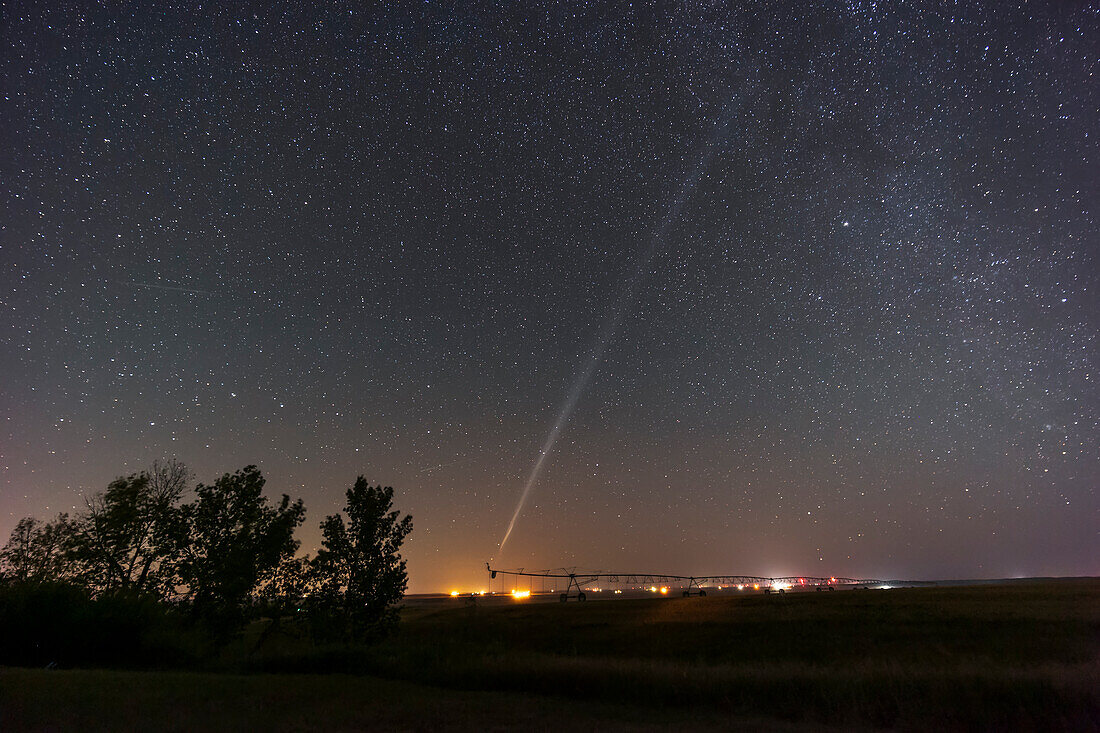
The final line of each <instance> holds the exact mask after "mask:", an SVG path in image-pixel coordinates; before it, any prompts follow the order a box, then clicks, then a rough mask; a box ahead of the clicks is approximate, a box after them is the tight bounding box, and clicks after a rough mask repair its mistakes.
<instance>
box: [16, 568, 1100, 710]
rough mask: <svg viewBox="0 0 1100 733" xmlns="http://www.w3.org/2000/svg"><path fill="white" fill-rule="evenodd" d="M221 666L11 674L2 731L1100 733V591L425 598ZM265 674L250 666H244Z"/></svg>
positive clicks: (1092, 585) (245, 645) (1069, 585)
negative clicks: (373, 636) (389, 618)
mask: <svg viewBox="0 0 1100 733" xmlns="http://www.w3.org/2000/svg"><path fill="white" fill-rule="evenodd" d="M287 626H288V629H290V633H285V634H282V635H279V636H277V637H275V638H273V639H272V640H271V641H270V642H269V643H267V644H265V645H264V646H263V647H262V648H261V649H259V650H258V651H255V652H254V653H253V652H251V646H252V645H253V640H254V639H255V638H258V635H259V630H258V629H256V630H253V633H252V638H251V639H246V640H244V641H243V642H242V644H241V645H240V647H239V648H238V649H237V650H236V651H234V652H232V653H231V654H229V655H227V656H226V658H224V659H222V660H220V661H219V662H218V667H219V670H220V671H201V672H196V671H188V672H177V671H167V672H136V671H125V672H122V671H102V670H96V671H43V670H14V669H7V670H3V671H0V728H2V729H4V730H20V729H38V730H46V729H54V730H57V729H74V728H79V729H95V728H100V729H134V728H142V727H147V726H148V724H149V723H150V722H155V724H156V727H160V728H166V729H168V730H172V729H196V728H204V729H242V728H248V727H263V728H269V729H272V730H305V729H320V728H327V729H332V730H356V729H371V728H378V729H408V730H420V729H428V728H438V729H441V730H466V729H479V730H508V729H524V730H529V729H547V730H549V729H558V728H560V727H562V726H563V725H566V726H570V727H573V726H575V727H579V728H581V729H596V728H599V729H612V730H613V729H624V730H632V729H646V728H656V729H677V728H683V727H691V728H694V729H731V728H733V729H736V728H739V727H740V728H744V729H746V730H760V729H773V730H795V729H798V730H804V729H806V728H811V729H829V728H834V727H835V728H836V729H853V728H855V729H882V728H886V729H901V730H927V729H929V728H939V729H942V730H974V729H984V730H990V729H992V730H1000V729H1016V730H1020V729H1023V730H1027V729H1032V730H1039V729H1041V730H1095V729H1097V728H1100V580H1094V579H1084V580H1056V581H1043V582H1021V583H1006V584H1003V585H984V586H961V587H933V588H900V589H893V590H887V591H878V590H875V591H842V592H836V593H790V594H786V595H784V596H763V595H744V596H728V597H722V596H708V597H706V598H648V599H637V600H635V599H630V600H623V599H619V600H589V601H586V602H585V603H575V602H574V603H568V604H561V603H526V602H522V601H516V602H508V603H493V604H484V603H483V604H481V605H466V604H465V603H464V602H463V601H462V600H460V599H456V600H455V601H454V602H443V603H437V604H425V605H420V606H410V607H409V608H406V609H405V611H404V614H403V623H402V625H401V628H400V631H399V632H398V633H397V634H396V635H394V636H393V637H392V638H390V639H388V640H387V641H386V642H384V643H383V644H380V645H378V646H375V647H372V648H369V649H357V648H347V647H340V646H333V647H314V646H311V645H310V644H308V643H307V642H306V641H304V639H303V638H298V637H297V636H296V635H295V634H294V633H293V624H288V625H287ZM242 673H248V674H242Z"/></svg>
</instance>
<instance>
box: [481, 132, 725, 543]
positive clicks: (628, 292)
mask: <svg viewBox="0 0 1100 733" xmlns="http://www.w3.org/2000/svg"><path fill="white" fill-rule="evenodd" d="M730 117H731V114H730V113H729V111H725V112H724V113H723V114H722V115H721V116H720V117H719V119H718V121H717V123H715V125H714V128H715V129H714V132H713V133H712V134H711V136H710V140H709V141H708V143H707V145H706V147H705V148H704V149H703V153H702V155H700V156H699V161H698V164H697V165H696V166H695V169H694V170H693V171H691V173H690V174H689V175H688V176H687V177H686V178H685V179H684V181H683V183H682V184H681V185H680V190H679V191H678V192H677V194H676V198H675V199H673V201H672V204H671V205H670V206H669V207H668V211H666V212H665V216H664V219H662V221H661V226H660V227H659V228H658V229H657V231H656V232H655V233H654V234H653V236H652V237H651V238H650V240H649V244H648V246H646V248H645V249H644V250H642V252H641V254H640V255H639V257H638V261H637V263H636V265H635V267H634V270H633V272H632V273H631V274H630V276H629V277H628V279H627V281H626V285H625V287H624V288H623V293H622V295H621V296H619V298H618V300H617V302H615V303H614V304H612V306H611V308H610V309H609V310H608V315H607V317H606V318H605V319H604V326H603V328H602V329H601V330H600V338H599V340H598V341H597V342H596V347H595V348H594V349H592V353H591V354H589V355H588V359H587V361H586V362H585V366H584V369H582V370H581V372H580V373H579V374H578V375H577V378H576V379H574V380H573V385H572V386H571V387H570V389H569V393H568V394H567V395H566V398H565V402H564V403H563V404H562V406H561V410H560V411H559V412H558V418H557V419H556V420H555V421H554V425H553V427H552V428H550V432H549V434H547V436H546V440H545V441H543V443H542V449H541V450H540V451H539V456H538V458H537V459H536V460H535V465H534V466H532V467H531V472H530V473H529V474H528V475H527V482H526V483H524V485H523V492H522V493H521V494H520V496H519V502H518V503H517V504H516V510H515V512H513V513H512V520H511V521H510V522H508V529H507V530H506V531H505V532H504V539H502V540H501V541H500V545H499V546H498V548H497V554H498V555H503V554H504V545H505V544H506V543H507V542H508V538H509V537H511V536H512V530H513V529H515V526H516V520H518V519H519V516H520V514H521V513H522V512H523V507H524V505H525V504H526V503H527V497H528V496H530V495H531V489H533V488H534V486H535V483H536V482H537V481H538V479H539V474H541V473H542V467H543V465H544V464H545V463H546V459H547V457H548V456H549V455H550V453H551V452H552V451H553V450H554V444H555V443H557V441H558V436H560V435H561V431H562V430H563V429H564V428H565V425H566V423H568V422H569V418H570V417H572V416H573V410H575V409H576V407H577V402H578V401H580V398H581V395H582V394H583V393H584V390H585V387H587V386H588V382H589V381H591V379H592V375H593V374H595V372H596V367H597V366H599V364H600V362H601V361H602V360H603V357H604V353H606V351H607V346H608V344H609V343H610V342H611V339H613V338H614V337H615V333H616V332H617V331H618V330H619V324H620V323H622V320H623V317H624V316H625V315H626V312H627V311H628V310H629V309H630V308H631V307H632V306H633V305H634V301H635V300H636V299H637V292H638V286H639V285H640V284H641V282H642V280H643V279H644V276H645V271H646V268H647V267H648V266H649V263H650V262H651V261H652V260H653V258H654V257H655V256H656V254H657V252H658V251H660V249H661V246H662V245H663V244H664V242H665V238H666V237H667V236H668V230H669V229H670V228H671V227H672V225H673V224H674V223H675V222H676V220H677V219H679V218H680V213H681V212H682V211H683V209H684V206H685V205H686V204H687V202H688V199H690V198H691V194H692V192H694V191H695V187H696V186H697V185H698V184H699V179H700V178H702V176H703V173H704V172H705V171H706V169H707V167H708V166H709V165H710V161H711V159H713V158H714V150H715V148H716V147H717V145H718V143H719V141H720V140H721V139H722V136H723V132H724V131H725V129H726V127H727V126H728V125H729V120H730Z"/></svg>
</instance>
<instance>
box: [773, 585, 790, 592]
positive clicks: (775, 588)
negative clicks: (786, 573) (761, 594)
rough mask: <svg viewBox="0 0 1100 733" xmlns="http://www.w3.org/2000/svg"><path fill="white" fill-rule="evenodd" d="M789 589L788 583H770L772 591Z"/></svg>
mask: <svg viewBox="0 0 1100 733" xmlns="http://www.w3.org/2000/svg"><path fill="white" fill-rule="evenodd" d="M790 587H791V584H790V583H772V590H787V589H788V588H790Z"/></svg>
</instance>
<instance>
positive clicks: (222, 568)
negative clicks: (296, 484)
mask: <svg viewBox="0 0 1100 733" xmlns="http://www.w3.org/2000/svg"><path fill="white" fill-rule="evenodd" d="M263 487H264V479H263V476H262V475H261V474H260V471H259V469H258V468H256V467H255V466H246V467H245V468H243V469H241V470H240V471H237V472H236V473H233V474H228V473H227V474H225V475H224V476H222V477H221V478H219V479H218V480H217V481H215V482H214V484H213V485H212V486H207V485H204V484H199V485H198V486H197V487H196V488H195V501H194V502H193V503H191V504H187V505H184V507H183V512H182V513H183V517H184V521H185V524H186V532H185V534H184V535H183V541H182V542H181V546H180V560H179V562H178V565H177V570H178V577H179V580H180V582H181V583H182V584H184V585H185V586H186V588H187V597H188V599H189V600H190V602H191V607H192V610H193V611H194V613H195V615H196V616H197V617H198V618H200V619H202V620H203V621H205V622H207V623H208V624H209V625H210V626H211V628H212V629H213V630H214V631H216V632H218V633H221V634H229V633H232V632H233V631H234V630H236V629H237V628H239V626H240V625H241V623H242V622H243V621H244V618H245V613H244V612H245V608H246V606H247V604H248V601H249V599H250V597H251V596H252V595H253V593H254V591H255V589H256V587H257V584H258V583H259V581H260V579H261V578H262V577H263V576H264V575H265V574H267V573H270V572H271V571H272V570H273V569H274V568H276V567H278V565H279V563H280V562H281V561H283V560H284V559H286V558H290V557H293V555H294V552H295V550H297V548H298V543H297V542H296V541H295V540H294V529H295V528H296V527H297V526H298V525H299V524H301V523H302V521H303V519H304V518H305V508H304V507H303V505H302V501H301V500H300V499H299V500H298V501H297V502H294V503H293V504H292V503H291V502H290V497H289V496H287V495H285V494H284V495H283V497H282V500H281V501H279V503H278V504H276V505H275V506H271V505H269V504H268V500H267V498H266V497H265V496H264V495H263Z"/></svg>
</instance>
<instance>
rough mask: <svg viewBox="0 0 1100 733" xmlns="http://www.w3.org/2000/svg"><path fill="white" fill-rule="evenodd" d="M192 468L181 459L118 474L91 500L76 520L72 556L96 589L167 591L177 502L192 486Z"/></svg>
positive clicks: (85, 580)
mask: <svg viewBox="0 0 1100 733" xmlns="http://www.w3.org/2000/svg"><path fill="white" fill-rule="evenodd" d="M187 481H188V472H187V468H186V467H185V466H184V465H183V464H182V463H179V462H177V461H170V462H168V463H154V464H153V467H152V469H151V470H149V471H143V472H142V473H138V474H131V475H130V476H125V477H119V478H117V479H115V480H114V481H112V482H111V483H110V484H109V485H108V486H107V490H106V491H105V492H103V493H101V494H96V495H95V496H93V497H91V498H90V499H88V500H87V506H86V509H85V511H83V512H82V513H80V514H79V515H77V516H76V518H75V519H74V520H73V522H72V524H71V527H72V537H71V543H70V545H69V548H68V552H67V555H68V556H69V558H70V559H71V560H73V561H74V562H75V564H76V567H75V569H74V572H75V573H77V574H79V576H80V581H81V582H82V584H83V585H85V586H87V587H88V588H89V589H90V590H91V591H92V592H93V593H98V594H102V593H109V592H113V591H130V592H137V593H154V594H157V595H161V596H163V595H165V594H167V593H169V592H170V591H171V587H172V584H173V583H172V576H171V572H170V567H171V565H172V562H171V561H172V560H173V559H174V553H175V551H176V550H177V548H178V546H179V544H178V542H177V541H175V540H176V538H177V536H178V534H179V531H180V530H179V527H180V524H179V523H180V519H181V515H180V511H179V507H178V506H177V503H178V502H179V500H180V498H181V497H182V496H183V492H184V491H185V490H186V488H187Z"/></svg>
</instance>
